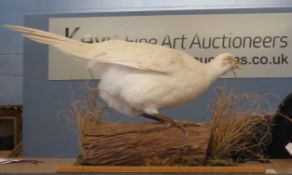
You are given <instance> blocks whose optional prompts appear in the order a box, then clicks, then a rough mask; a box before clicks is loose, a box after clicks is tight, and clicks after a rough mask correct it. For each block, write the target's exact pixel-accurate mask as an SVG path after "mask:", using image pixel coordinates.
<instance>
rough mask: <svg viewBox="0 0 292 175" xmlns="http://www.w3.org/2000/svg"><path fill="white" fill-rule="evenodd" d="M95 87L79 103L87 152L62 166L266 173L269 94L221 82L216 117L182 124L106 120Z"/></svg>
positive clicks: (102, 169)
mask: <svg viewBox="0 0 292 175" xmlns="http://www.w3.org/2000/svg"><path fill="white" fill-rule="evenodd" d="M97 94H98V91H97V90H96V89H94V88H93V89H89V91H88V95H87V96H86V98H85V100H84V101H83V102H81V103H80V101H79V102H78V103H74V104H73V105H72V108H71V112H72V116H73V117H74V118H75V119H76V123H77V126H78V132H79V137H80V145H81V155H80V156H79V157H78V159H77V162H76V165H72V166H59V167H58V168H57V169H56V170H57V172H197V173H201V172H205V173H215V172H216V173H264V172H265V169H264V168H263V166H260V165H258V163H256V164H246V163H245V162H247V161H250V160H252V161H261V162H265V161H266V160H267V159H266V156H265V147H266V145H267V144H268V143H269V142H270V139H271V137H270V136H271V135H270V124H271V123H270V119H271V117H270V116H271V113H270V112H269V113H267V112H262V111H261V110H262V109H265V105H267V106H269V105H270V104H269V103H268V102H267V100H266V98H265V97H263V96H258V95H249V94H246V93H234V92H226V91H225V89H224V88H219V89H218V92H217V97H216V100H215V102H214V103H213V105H210V107H211V110H212V111H211V112H212V119H211V120H210V121H208V122H205V123H202V124H200V125H199V124H197V123H191V122H190V123H187V124H186V125H184V126H183V128H184V130H185V131H187V132H184V130H183V129H182V128H179V127H177V126H168V125H166V124H162V123H157V122H153V123H114V122H110V123H109V122H104V121H102V120H101V117H102V114H103V112H105V111H106V110H107V109H106V108H105V107H102V106H101V105H100V104H99V103H98V102H97V101H96V99H97Z"/></svg>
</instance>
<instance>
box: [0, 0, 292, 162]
mask: <svg viewBox="0 0 292 175" xmlns="http://www.w3.org/2000/svg"><path fill="white" fill-rule="evenodd" d="M133 2H134V3H133ZM177 10H180V11H177ZM140 11H144V12H140ZM95 12H100V13H95ZM111 12H118V13H111ZM263 12H269V13H270V12H273V13H277V12H292V2H290V1H265V2H263V1H227V0H225V1H224V0H221V1H216V3H213V2H211V1H187V0H177V1H176V0H174V1H167V0H162V1H154V0H137V1H130V0H121V1H106V0H100V1H95V0H84V1H78V0H50V1H47V0H26V1H17V0H2V1H1V2H0V24H7V23H10V24H20V25H23V24H24V25H25V26H29V27H35V28H39V29H43V30H47V28H48V26H47V25H48V18H49V17H50V16H53V14H58V13H61V14H65V13H66V14H70V15H69V16H80V15H81V16H90V15H91V16H96V15H129V14H134V15H135V14H136V15H139V14H162V13H163V14H183V13H194V14H199V13H205V14H208V13H213V14H214V13H215V14H216V13H263ZM76 13H83V14H79V15H77V14H76ZM47 14H50V15H47ZM24 15H32V16H26V17H25V21H23V16H24ZM57 16H63V15H57ZM0 38H1V40H0V104H23V106H24V114H23V154H24V156H29V157H76V156H77V155H78V154H79V145H78V136H77V133H76V129H75V127H74V125H72V120H71V119H69V118H68V117H66V116H63V115H61V113H62V112H63V111H66V110H67V109H68V107H69V106H70V104H71V102H72V94H71V92H70V89H72V90H73V92H74V94H75V98H76V99H78V97H82V96H83V95H84V94H85V92H86V85H85V84H86V81H48V60H47V57H48V47H47V46H45V45H41V44H38V43H35V42H33V41H30V40H27V39H25V42H24V45H23V39H22V37H21V36H20V35H19V34H17V33H13V32H9V31H5V30H3V29H0ZM22 49H23V51H22ZM23 55H24V60H22V56H23ZM22 69H23V74H22ZM22 79H23V80H22ZM226 81H228V86H229V87H230V88H238V87H240V90H242V91H245V92H248V93H256V94H265V93H274V94H277V95H279V96H280V98H284V97H286V96H287V95H288V94H289V93H290V92H291V90H292V88H291V87H292V79H291V78H276V79H275V78H260V79H259V78H253V79H249V78H246V79H240V80H239V81H238V82H236V80H231V79H230V80H226V79H220V80H218V81H216V82H215V83H214V84H213V85H212V86H211V87H210V88H209V90H208V91H207V92H205V93H204V94H203V95H202V96H200V97H199V98H198V99H197V100H196V101H194V102H191V103H188V104H185V105H182V106H179V107H177V108H172V109H167V110H163V111H162V113H164V114H167V115H170V116H175V117H179V118H180V119H183V120H194V121H202V120H205V119H207V118H208V116H210V111H209V107H208V104H210V103H211V102H212V100H213V99H214V95H215V88H216V87H218V86H222V85H223V84H225V82H226ZM238 83H239V85H237V84H238ZM22 85H23V92H22ZM280 101H281V100H277V99H274V103H275V106H277V105H278V104H279V103H280ZM106 118H107V120H115V121H116V120H118V121H125V122H128V121H137V120H140V119H139V118H133V117H127V116H124V115H121V114H119V113H117V112H114V111H112V112H111V113H110V114H108V115H107V116H106Z"/></svg>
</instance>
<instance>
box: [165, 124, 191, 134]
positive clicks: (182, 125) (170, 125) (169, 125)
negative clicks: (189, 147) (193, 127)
mask: <svg viewBox="0 0 292 175" xmlns="http://www.w3.org/2000/svg"><path fill="white" fill-rule="evenodd" d="M186 124H187V123H186V122H181V121H177V120H172V121H169V122H167V123H166V127H167V128H170V127H172V126H174V127H177V128H179V129H181V130H182V131H183V133H184V134H185V136H189V132H188V131H187V129H186V128H185V127H184V125H186Z"/></svg>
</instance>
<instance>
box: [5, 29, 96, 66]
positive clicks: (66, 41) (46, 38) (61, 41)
mask: <svg viewBox="0 0 292 175" xmlns="http://www.w3.org/2000/svg"><path fill="white" fill-rule="evenodd" d="M2 27H4V28H7V29H9V30H13V31H17V32H20V33H22V34H23V36H25V37H27V38H30V39H31V40H34V41H36V42H39V43H42V44H47V45H51V46H54V47H56V48H58V49H60V50H61V51H63V52H65V53H67V54H69V55H73V56H75V57H77V58H80V59H85V60H91V59H92V57H93V56H92V55H90V53H88V50H89V48H91V45H90V44H87V43H82V42H80V41H77V40H74V39H70V38H67V37H64V36H61V35H57V34H54V33H50V32H46V31H42V30H38V29H33V28H29V27H23V26H17V25H3V26H2ZM86 54H89V55H88V56H86Z"/></svg>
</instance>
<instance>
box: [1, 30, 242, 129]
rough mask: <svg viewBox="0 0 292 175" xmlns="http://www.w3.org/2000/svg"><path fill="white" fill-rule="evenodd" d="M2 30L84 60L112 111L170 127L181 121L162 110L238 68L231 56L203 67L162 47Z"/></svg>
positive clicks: (216, 58) (101, 95)
mask: <svg viewBox="0 0 292 175" xmlns="http://www.w3.org/2000/svg"><path fill="white" fill-rule="evenodd" d="M4 27H5V28H8V29H10V30H14V31H18V32H21V33H23V34H24V36H25V37H28V38H30V39H32V40H34V41H37V42H40V43H43V44H48V45H52V46H54V47H56V48H58V49H60V50H61V51H63V52H65V53H67V54H69V55H72V56H73V57H74V58H77V59H81V60H84V61H86V62H87V63H88V69H89V70H91V71H92V72H93V73H94V74H95V75H99V77H101V81H100V83H99V85H98V89H99V95H100V97H101V98H102V99H103V100H105V101H106V102H107V104H108V105H109V107H112V108H114V109H115V110H117V111H119V112H121V113H123V114H127V115H131V116H133V115H141V116H144V117H147V118H151V119H154V120H156V121H159V122H165V123H168V124H177V122H176V121H175V120H173V119H172V118H170V117H167V116H163V115H161V114H159V109H162V108H168V107H173V106H176V105H179V104H182V103H186V102H189V101H191V100H193V99H195V98H196V97H197V96H199V95H200V94H201V93H202V92H204V91H205V90H206V89H207V88H208V87H209V85H210V84H211V83H212V82H213V81H214V80H216V79H217V78H218V77H220V76H221V75H223V74H225V73H227V72H229V71H231V70H233V69H234V68H238V67H239V63H238V62H237V60H236V59H235V57H234V56H233V55H232V54H230V53H223V54H220V55H218V56H217V57H215V59H213V60H212V61H211V62H210V63H208V64H203V63H200V62H199V61H197V60H195V59H194V58H193V57H192V56H190V55H188V54H186V53H184V52H182V51H179V50H175V49H171V48H167V47H163V46H159V45H152V44H146V43H133V42H126V41H119V40H112V41H105V42H102V43H97V44H88V43H83V42H80V41H77V40H73V39H70V38H66V37H63V36H60V35H57V34H53V33H49V32H45V31H41V30H37V29H32V28H27V27H22V26H15V25H5V26H4Z"/></svg>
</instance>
